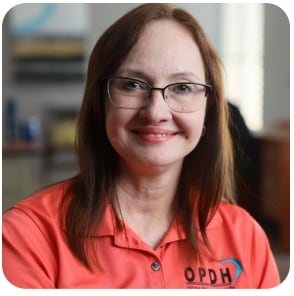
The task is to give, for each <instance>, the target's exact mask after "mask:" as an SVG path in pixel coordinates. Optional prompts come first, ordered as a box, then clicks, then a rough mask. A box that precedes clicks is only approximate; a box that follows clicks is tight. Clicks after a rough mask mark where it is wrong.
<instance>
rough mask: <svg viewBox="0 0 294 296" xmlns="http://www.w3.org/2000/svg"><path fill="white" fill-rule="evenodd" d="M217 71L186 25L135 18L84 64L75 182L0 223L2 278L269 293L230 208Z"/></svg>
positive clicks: (266, 256) (265, 246)
mask: <svg viewBox="0 0 294 296" xmlns="http://www.w3.org/2000/svg"><path fill="white" fill-rule="evenodd" d="M226 106H227V105H226V102H225V100H224V98H223V90H222V77H221V66H220V61H219V59H218V57H217V55H216V53H215V51H214V50H213V48H212V47H211V45H210V44H209V42H208V40H207V37H206V36H205V33H204V32H203V30H202V29H201V27H200V26H199V24H198V23H197V22H196V21H195V19H194V18H193V17H192V16H191V15H189V14H188V13H187V12H185V11H183V10H180V9H177V8H174V7H171V6H168V5H166V4H145V5H141V6H139V7H137V8H135V9H134V10H132V11H130V12H129V13H127V14H126V15H125V16H123V17H122V18H121V19H119V20H118V21H117V22H115V23H114V24H113V25H112V26H111V27H110V28H109V29H108V30H107V31H106V32H105V33H104V34H103V35H102V36H101V38H100V39H99V40H98V42H97V44H96V46H95V48H94V50H93V52H92V54H91V57H90V61H89V68H88V77H87V83H86V89H85V95H84V100H83V103H82V107H81V111H80V115H79V121H78V130H77V148H78V156H79V165H80V172H79V174H78V175H77V176H76V177H75V178H73V179H71V180H69V181H65V182H62V183H59V184H56V185H54V186H52V187H49V188H47V189H44V190H42V191H41V192H38V193H36V194H35V195H33V196H32V197H30V198H28V199H26V200H24V201H23V202H21V203H19V204H17V205H15V206H14V207H12V209H10V210H8V211H7V212H6V213H5V214H4V217H3V238H4V239H3V268H4V272H5V274H6V277H7V278H8V280H9V281H11V283H13V284H14V285H16V286H19V287H39V288H86V287H92V288H269V287H274V286H276V285H278V284H279V275H278V271H277V267H276V264H275V262H274V259H273V255H272V253H271V250H270V246H269V242H268V240H267V238H266V236H265V233H264V232H263V230H262V229H261V227H260V226H259V225H258V224H257V223H256V222H255V221H254V220H253V219H252V218H251V217H250V216H249V215H248V214H247V213H246V212H245V211H244V210H242V209H241V208H239V207H238V206H236V205H234V202H233V194H232V186H233V180H232V171H233V161H232V149H231V142H230V137H229V131H228V122H227V109H226V108H227V107H226Z"/></svg>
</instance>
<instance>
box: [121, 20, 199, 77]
mask: <svg viewBox="0 0 294 296" xmlns="http://www.w3.org/2000/svg"><path fill="white" fill-rule="evenodd" d="M125 67H128V68H130V67H131V68H134V70H140V71H143V70H144V71H146V72H148V73H150V74H151V75H152V74H154V75H155V74H158V75H168V74H176V73H179V72H194V73H195V75H196V76H197V77H200V79H202V80H203V79H204V67H203V62H202V58H201V54H200V51H199V48H198V45H197V44H196V42H195V40H194V38H193V36H192V34H191V33H190V32H189V31H188V30H187V28H185V27H184V26H183V25H181V24H179V23H177V22H175V21H171V20H160V21H152V22H150V23H148V24H147V25H146V26H145V27H144V28H143V30H142V31H141V34H140V37H139V39H138V41H137V43H136V44H135V46H134V47H133V48H132V49H131V51H130V52H129V54H128V55H127V57H126V59H125V61H124V62H123V64H122V66H121V68H123V69H124V68H125ZM137 68H138V69H137Z"/></svg>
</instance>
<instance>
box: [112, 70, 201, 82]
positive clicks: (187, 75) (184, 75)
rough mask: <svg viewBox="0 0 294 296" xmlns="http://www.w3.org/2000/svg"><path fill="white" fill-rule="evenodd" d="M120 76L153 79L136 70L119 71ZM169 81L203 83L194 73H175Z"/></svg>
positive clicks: (169, 77)
mask: <svg viewBox="0 0 294 296" xmlns="http://www.w3.org/2000/svg"><path fill="white" fill-rule="evenodd" d="M117 75H118V76H120V75H122V76H124V75H126V76H130V77H134V78H141V79H142V78H145V79H147V80H148V79H150V80H152V77H151V76H150V75H149V74H147V73H146V72H144V71H141V70H134V69H121V70H119V71H118V73H117ZM168 79H192V80H195V79H196V80H197V81H198V82H200V81H201V79H200V78H199V77H198V76H197V75H196V74H195V73H193V72H177V73H173V74H171V75H169V76H168Z"/></svg>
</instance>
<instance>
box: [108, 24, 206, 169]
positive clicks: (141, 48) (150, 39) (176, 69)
mask: <svg viewBox="0 0 294 296" xmlns="http://www.w3.org/2000/svg"><path fill="white" fill-rule="evenodd" d="M115 75H116V76H123V77H130V78H135V79H138V80H141V81H144V82H147V83H148V84H150V85H152V86H153V87H160V88H163V87H165V86H166V85H168V84H171V83H175V82H199V83H205V71H204V66H203V62H202V58H201V55H200V51H199V49H198V46H197V45H196V43H195V41H194V40H193V38H192V36H191V35H190V33H189V32H188V31H186V29H185V28H184V27H182V26H180V25H179V24H177V23H176V22H173V21H167V20H164V21H154V22H151V23H149V24H148V25H147V26H146V27H145V29H144V30H143V31H142V33H141V36H140V38H139V40H138V42H137V43H136V45H135V46H134V47H133V48H132V50H131V51H130V52H129V54H128V56H127V57H126V59H125V60H124V62H123V64H122V65H121V66H120V68H119V69H118V71H117V73H115ZM205 109H206V99H205V100H204V101H203V103H202V105H201V107H200V109H198V110H197V111H194V112H191V113H177V112H174V111H171V110H170V109H169V107H168V106H167V104H166V102H165V100H164V99H163V96H162V92H161V91H159V90H154V91H152V94H151V96H150V98H149V99H148V103H147V104H146V105H145V106H144V107H142V108H140V109H127V108H120V107H115V106H114V105H112V104H111V103H110V102H109V100H107V104H106V131H107V135H108V138H109V141H110V143H111V144H112V146H113V148H114V149H115V150H116V152H117V153H118V154H119V156H120V157H121V159H122V163H123V165H127V166H128V167H129V168H131V169H133V170H157V169H160V168H167V167H172V166H178V165H181V164H182V161H183V159H184V157H185V156H186V155H188V154H189V153H190V152H191V151H192V150H193V149H194V148H195V146H196V145H197V143H198V141H199V139H200V137H201V133H202V129H203V122H204V117H205Z"/></svg>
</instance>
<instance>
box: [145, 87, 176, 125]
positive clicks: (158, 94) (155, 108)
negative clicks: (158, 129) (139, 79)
mask: <svg viewBox="0 0 294 296" xmlns="http://www.w3.org/2000/svg"><path fill="white" fill-rule="evenodd" d="M163 95H164V92H163V90H162V89H161V88H156V87H155V88H152V90H151V92H150V96H149V97H148V98H147V99H146V100H147V101H146V105H145V106H144V107H143V108H142V109H141V110H140V117H141V119H144V120H145V121H148V122H149V123H152V124H156V123H158V122H161V121H168V120H170V119H171V118H172V113H171V111H170V110H169V108H168V106H167V104H166V102H165V100H164V97H163Z"/></svg>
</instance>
